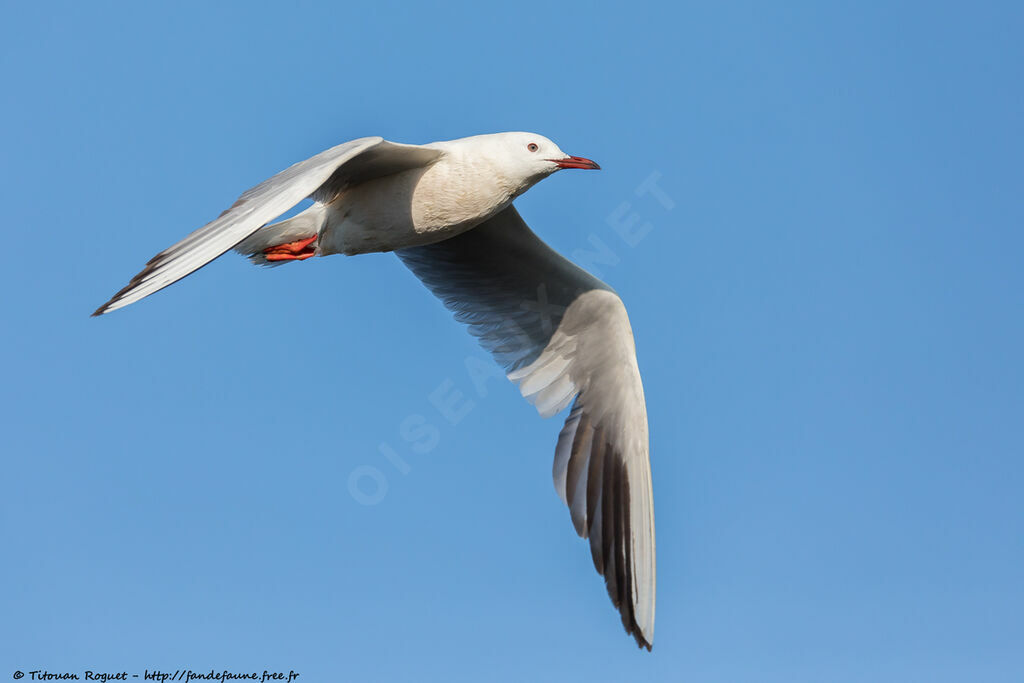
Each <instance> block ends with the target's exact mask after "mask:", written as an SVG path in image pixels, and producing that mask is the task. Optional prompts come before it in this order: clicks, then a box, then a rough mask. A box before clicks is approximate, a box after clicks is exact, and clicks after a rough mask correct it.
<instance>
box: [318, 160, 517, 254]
mask: <svg viewBox="0 0 1024 683" xmlns="http://www.w3.org/2000/svg"><path fill="white" fill-rule="evenodd" d="M426 147H430V148H433V149H437V150H439V151H441V152H443V155H442V156H441V157H439V158H438V159H437V161H435V162H434V163H432V164H430V165H429V166H426V167H425V168H415V169H410V170H408V171H402V172H400V173H397V174H394V175H391V176H385V177H383V178H376V179H374V180H370V181H368V182H365V183H360V184H358V185H355V186H353V187H351V188H348V189H346V190H343V191H342V192H341V193H340V194H339V195H338V197H336V198H334V199H333V200H331V201H329V202H327V204H326V213H325V217H324V224H323V226H322V228H321V230H320V239H319V242H318V245H319V246H318V248H317V254H318V255H319V256H329V255H331V254H346V255H349V256H352V255H355V254H366V253H371V252H378V251H394V250H396V249H404V248H406V247H415V246H420V245H422V244H430V243H431V242H437V241H439V240H443V239H448V238H449V237H455V236H456V235H458V234H460V233H462V232H465V231H466V230H469V229H470V228H472V227H474V226H476V225H479V224H480V223H482V222H483V221H485V220H487V219H488V218H490V217H491V216H493V215H495V214H496V213H498V212H499V211H501V210H502V209H504V208H505V207H506V206H508V205H509V204H510V203H511V202H512V199H513V198H514V197H515V196H516V195H517V193H519V192H521V191H522V189H521V188H520V187H518V185H517V183H514V182H513V181H512V179H510V178H509V177H508V176H506V175H504V174H502V173H500V172H499V171H500V169H499V168H498V167H497V165H496V164H495V163H493V162H492V161H491V159H490V158H489V157H487V156H480V155H478V156H477V157H475V158H474V157H469V158H467V155H466V153H465V149H466V145H465V144H459V143H458V142H456V143H450V142H449V143H445V142H442V143H433V144H432V145H426Z"/></svg>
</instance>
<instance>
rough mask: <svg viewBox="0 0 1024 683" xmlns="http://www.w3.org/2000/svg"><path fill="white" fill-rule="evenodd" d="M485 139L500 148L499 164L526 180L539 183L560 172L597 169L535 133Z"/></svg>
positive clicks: (498, 135)
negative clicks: (509, 168)
mask: <svg viewBox="0 0 1024 683" xmlns="http://www.w3.org/2000/svg"><path fill="white" fill-rule="evenodd" d="M489 137H493V138H494V142H495V143H496V144H497V145H498V146H500V147H501V149H502V151H503V154H502V157H503V158H502V161H504V162H506V163H508V164H509V166H510V167H511V168H514V169H516V170H518V171H519V172H520V173H521V174H522V175H524V176H525V177H527V178H530V179H534V178H535V179H536V180H540V179H541V178H544V177H546V176H549V175H551V174H552V173H554V172H555V171H560V170H562V169H563V168H583V169H591V170H597V169H600V168H601V167H600V166H598V165H597V163H595V162H593V161H591V160H590V159H584V158H583V157H574V156H571V155H569V154H566V153H565V152H563V151H562V150H561V149H559V148H558V145H556V144H555V143H554V142H552V141H551V140H549V139H548V138H546V137H544V136H543V135H538V134H537V133H497V134H495V135H493V136H489ZM536 180H535V182H536Z"/></svg>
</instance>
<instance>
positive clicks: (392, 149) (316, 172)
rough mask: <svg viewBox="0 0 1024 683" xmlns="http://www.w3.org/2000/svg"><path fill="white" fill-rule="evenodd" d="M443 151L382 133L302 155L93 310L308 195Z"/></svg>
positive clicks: (157, 282) (134, 293) (172, 274)
mask: <svg viewBox="0 0 1024 683" xmlns="http://www.w3.org/2000/svg"><path fill="white" fill-rule="evenodd" d="M440 154H441V152H439V151H438V150H434V149H430V148H427V147H420V146H418V145H400V144H396V143H393V142H387V141H385V140H384V139H383V138H380V137H367V138H359V139H358V140H351V141H349V142H345V143H342V144H340V145H338V146H336V147H332V148H330V149H328V150H326V151H323V152H321V153H319V154H317V155H316V156H313V157H310V158H309V159H306V160H305V161H300V162H299V163H297V164H294V165H292V166H290V167H288V168H287V169H285V170H283V171H281V172H280V173H278V174H277V175H275V176H273V177H271V178H269V179H268V180H265V181H263V182H262V183H260V184H259V185H257V186H256V187H253V188H251V189H249V190H246V191H245V192H244V193H243V194H242V196H241V197H239V198H238V200H237V201H236V202H235V203H234V204H233V205H232V206H231V208H229V209H228V210H226V211H224V212H223V213H222V214H221V215H220V216H218V217H217V218H216V219H215V220H213V221H211V222H210V223H207V224H206V225H204V226H203V227H201V228H199V229H198V230H196V231H195V232H193V233H192V234H190V235H189V236H188V237H186V238H184V239H183V240H181V241H180V242H178V243H177V244H174V245H172V246H170V247H168V248H167V249H164V250H163V251H161V252H160V253H159V254H157V255H156V256H154V257H153V258H152V259H150V260H149V262H148V263H147V264H146V267H145V268H143V269H142V270H141V271H140V272H139V273H138V274H137V275H136V276H135V277H133V278H132V279H131V281H130V282H129V283H128V285H127V286H125V287H124V288H123V289H122V290H120V291H119V292H117V293H116V294H115V295H114V296H113V297H111V299H110V301H108V302H107V303H105V304H103V305H102V306H100V307H99V308H98V309H96V311H95V312H94V313H93V315H94V316H96V315H103V314H104V313H108V312H109V311H113V310H116V309H118V308H122V307H124V306H127V305H128V304H131V303H134V302H136V301H138V300H139V299H142V298H144V297H147V296H149V295H150V294H152V293H153V292H156V291H158V290H160V289H163V288H164V287H166V286H168V285H170V284H173V283H175V282H177V281H178V280H180V279H181V278H183V277H185V276H186V275H188V274H190V273H193V272H195V271H196V270H198V269H200V268H202V267H203V266H205V265H206V264H207V263H209V262H210V261H212V260H214V259H215V258H217V257H218V256H220V255H221V254H223V253H224V252H226V251H228V250H229V249H231V248H232V247H233V246H235V245H236V244H238V243H239V242H241V241H242V240H244V239H245V238H246V237H248V236H249V235H251V234H252V233H254V232H256V231H257V230H259V229H260V228H261V227H262V226H263V225H264V224H266V223H267V222H268V221H270V220H273V219H274V218H276V217H277V216H280V215H281V214H282V213H284V212H285V211H287V210H288V209H290V208H292V207H293V206H295V205H296V204H298V203H299V202H300V201H302V200H303V199H305V198H306V197H310V196H312V197H313V198H315V199H318V200H324V199H327V198H330V197H331V195H333V194H336V193H337V192H338V191H340V190H341V189H343V188H344V187H345V186H346V185H347V184H351V183H355V182H363V181H366V180H370V179H372V178H377V177H380V176H384V175H389V174H391V173H397V172H399V171H403V170H406V169H410V168H416V167H419V166H425V165H427V164H429V163H431V162H433V161H434V160H435V159H437V157H438V156H439V155H440Z"/></svg>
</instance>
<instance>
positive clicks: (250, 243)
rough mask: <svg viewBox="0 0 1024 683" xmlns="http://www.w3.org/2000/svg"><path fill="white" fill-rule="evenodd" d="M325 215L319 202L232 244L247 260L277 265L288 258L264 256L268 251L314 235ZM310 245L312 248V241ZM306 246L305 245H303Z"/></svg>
mask: <svg viewBox="0 0 1024 683" xmlns="http://www.w3.org/2000/svg"><path fill="white" fill-rule="evenodd" d="M326 217H327V207H326V206H325V205H324V204H320V203H319V202H317V203H315V204H313V206H311V207H309V208H308V209H306V210H305V211H303V212H302V213H300V214H297V215H295V216H293V217H291V218H289V219H288V220H284V221H278V222H277V223H270V224H269V225H264V226H263V227H262V228H260V229H259V230H257V231H256V232H254V233H253V234H251V235H249V236H248V237H247V238H245V239H244V240H242V241H241V242H239V243H238V244H236V245H235V247H234V249H235V251H237V252H238V253H240V254H242V255H244V256H248V257H249V260H250V261H252V262H253V263H255V264H256V265H259V266H279V265H281V264H282V263H287V262H288V260H296V259H287V260H277V259H273V258H269V259H268V258H267V256H268V254H267V251H268V250H276V248H278V247H280V246H281V245H285V244H290V243H294V242H301V241H304V240H308V239H310V238H313V237H316V236H317V234H318V233H319V232H320V228H322V227H323V224H324V222H325V221H326ZM313 246H314V247H315V241H314V244H313ZM307 249H308V247H307Z"/></svg>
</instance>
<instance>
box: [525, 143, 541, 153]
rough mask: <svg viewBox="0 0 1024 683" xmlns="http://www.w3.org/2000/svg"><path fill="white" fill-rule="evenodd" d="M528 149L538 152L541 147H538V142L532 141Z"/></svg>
mask: <svg viewBox="0 0 1024 683" xmlns="http://www.w3.org/2000/svg"><path fill="white" fill-rule="evenodd" d="M526 149H528V150H530V151H531V152H536V151H537V150H538V149H540V148H539V147H537V143H536V142H531V143H530V144H528V145H527V146H526Z"/></svg>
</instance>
